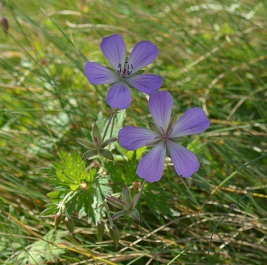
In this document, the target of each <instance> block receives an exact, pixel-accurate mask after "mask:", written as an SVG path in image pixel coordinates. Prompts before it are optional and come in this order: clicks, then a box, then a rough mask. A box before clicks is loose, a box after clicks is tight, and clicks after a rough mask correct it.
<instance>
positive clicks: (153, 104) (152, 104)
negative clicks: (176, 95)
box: [148, 90, 173, 133]
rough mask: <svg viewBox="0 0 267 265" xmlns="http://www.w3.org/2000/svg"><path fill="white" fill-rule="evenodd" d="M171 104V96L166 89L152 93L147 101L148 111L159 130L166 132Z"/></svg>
mask: <svg viewBox="0 0 267 265" xmlns="http://www.w3.org/2000/svg"><path fill="white" fill-rule="evenodd" d="M172 105H173V100H172V96H171V94H170V93H169V92H168V91H166V90H164V91H161V92H157V93H155V94H152V95H151V97H150V99H149V101H148V107H149V109H150V113H151V115H152V117H153V119H154V121H155V124H156V126H157V127H158V129H159V131H161V132H162V130H164V132H165V133H166V131H167V129H168V126H169V122H170V118H171V111H172Z"/></svg>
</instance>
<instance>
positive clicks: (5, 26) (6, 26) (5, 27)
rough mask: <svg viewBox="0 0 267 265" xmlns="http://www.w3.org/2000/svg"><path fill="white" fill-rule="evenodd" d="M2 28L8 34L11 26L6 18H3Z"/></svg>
mask: <svg viewBox="0 0 267 265" xmlns="http://www.w3.org/2000/svg"><path fill="white" fill-rule="evenodd" d="M1 26H2V29H3V31H4V33H5V34H7V32H8V28H9V25H8V20H7V19H6V18H5V17H3V18H1Z"/></svg>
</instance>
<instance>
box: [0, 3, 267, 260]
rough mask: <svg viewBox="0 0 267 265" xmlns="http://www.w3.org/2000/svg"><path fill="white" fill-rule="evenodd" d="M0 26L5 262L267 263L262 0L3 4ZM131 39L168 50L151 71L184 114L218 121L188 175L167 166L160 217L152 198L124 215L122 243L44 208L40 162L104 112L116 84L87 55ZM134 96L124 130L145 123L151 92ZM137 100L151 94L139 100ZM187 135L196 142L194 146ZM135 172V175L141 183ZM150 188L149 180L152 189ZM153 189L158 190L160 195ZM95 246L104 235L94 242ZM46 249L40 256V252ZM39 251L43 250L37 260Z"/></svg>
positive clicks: (266, 8)
mask: <svg viewBox="0 0 267 265" xmlns="http://www.w3.org/2000/svg"><path fill="white" fill-rule="evenodd" d="M5 2H6V5H5V6H4V7H3V10H2V13H3V16H5V17H6V18H7V19H8V22H9V31H8V34H7V35H6V34H4V32H2V33H1V34H0V41H1V44H0V45H1V46H0V60H1V76H0V109H1V110H0V170H1V173H0V174H1V181H0V205H1V210H0V224H1V226H0V238H1V240H0V262H2V263H3V264H26V262H25V261H27V258H29V256H30V257H32V260H33V261H35V262H33V261H32V262H33V263H29V264H45V262H47V263H46V264H141V265H142V264H259V265H260V264H265V261H266V255H267V243H266V237H267V229H266V227H267V218H266V214H267V207H266V202H267V189H266V188H267V182H266V181H267V166H266V165H267V157H266V156H267V155H266V150H267V143H266V136H267V129H266V126H267V123H266V121H267V112H266V103H267V70H266V69H267V68H266V65H267V55H266V54H267V48H266V47H267V31H266V28H267V16H266V14H267V2H266V1H265V0H256V1H251V0H243V1H240V0H236V1H228V0H225V1H216V0H210V1H207V0H205V1H204V0H203V1H201V0H200V1H194V0H187V1H185V0H180V1H175V0H163V1H158V0H142V1H141V0H130V1H122V0H119V1H107V0H101V1H95V0H92V1H89V0H80V1H73V0H64V1H55V0H50V1H40V0H35V1H32V0H31V1H29V0H24V1H5ZM114 33H120V34H122V35H123V37H124V39H125V41H126V43H127V48H128V51H130V50H131V48H132V47H133V46H134V45H135V44H136V43H137V42H139V41H142V40H150V41H151V42H153V43H154V44H156V45H157V46H158V47H159V50H160V54H159V57H158V59H157V60H156V61H155V62H154V63H153V64H152V65H150V66H149V71H150V72H153V73H157V74H159V75H161V76H163V77H164V85H163V87H162V89H168V90H169V91H170V92H171V93H172V95H173V97H174V99H175V112H176V113H182V112H184V111H185V110H186V109H188V108H190V107H194V106H199V107H201V108H203V109H204V110H205V111H206V113H207V114H208V116H209V118H210V119H211V122H212V126H211V127H210V129H209V130H208V131H207V132H206V133H204V134H202V135H201V136H199V137H192V138H190V139H188V140H190V141H191V140H193V142H192V143H191V144H190V148H192V149H193V150H194V151H195V152H196V153H197V155H198V157H199V159H200V161H201V169H200V171H199V172H198V173H197V174H195V175H194V176H193V178H192V179H190V180H189V181H187V180H184V179H182V178H179V177H177V176H176V175H175V173H174V170H173V168H171V167H170V168H168V170H167V172H165V175H164V176H163V178H162V180H161V181H160V182H158V183H154V184H153V187H154V188H153V187H152V188H151V189H157V191H159V190H160V191H161V192H162V193H164V194H168V195H170V196H171V198H172V199H171V200H169V201H168V202H166V206H165V205H164V204H163V203H165V201H163V202H161V204H162V205H161V207H165V208H171V209H172V210H171V211H166V214H162V213H161V212H160V211H158V212H156V211H155V210H154V211H153V207H157V206H156V205H153V202H151V205H149V204H148V203H149V199H150V198H156V197H157V194H152V195H153V196H152V195H151V194H149V192H147V193H145V194H144V200H145V203H144V201H143V204H142V207H141V208H142V210H141V213H142V220H143V223H140V224H138V223H134V224H133V225H132V226H131V227H129V226H127V225H125V224H124V223H125V220H123V218H122V219H121V220H120V222H119V223H120V229H121V231H122V232H121V241H120V245H119V247H118V249H116V248H115V247H114V245H113V244H112V243H111V241H110V239H109V237H108V236H106V238H104V239H105V241H103V242H97V238H96V236H95V227H93V226H91V225H88V224H86V222H83V221H82V220H81V221H77V226H76V229H75V234H74V236H73V237H71V236H70V235H68V234H67V232H66V231H65V229H64V227H62V230H58V231H57V232H55V231H54V229H53V217H52V216H51V217H50V218H44V217H41V216H40V213H41V212H42V211H43V210H44V209H45V204H47V203H48V202H49V199H48V197H47V196H46V194H47V193H48V192H50V191H51V190H52V188H51V186H50V185H48V184H47V180H46V179H47V178H49V177H51V176H49V174H47V173H46V171H44V170H43V168H46V167H49V166H51V163H52V162H53V161H58V160H59V157H58V152H59V150H64V151H67V152H75V151H78V152H79V153H81V152H82V148H80V147H79V146H78V145H77V144H76V143H75V138H76V137H83V136H84V135H86V132H88V131H90V129H91V126H92V123H94V122H95V120H96V119H97V115H98V113H99V111H102V112H103V113H104V115H108V113H107V109H108V106H107V104H106V102H105V96H106V93H107V89H108V87H107V86H98V87H96V86H93V85H91V84H90V83H89V82H88V80H87V79H86V77H85V75H84V71H83V67H84V64H85V63H86V62H87V61H88V60H92V61H97V62H100V63H102V64H105V65H107V61H106V60H105V58H104V56H103V55H102V53H101V50H100V47H99V44H100V42H101V40H102V38H103V37H104V36H107V35H111V34H114ZM132 93H133V103H132V105H131V106H130V108H129V109H128V110H127V119H126V121H125V125H126V124H127V125H129V124H131V125H138V126H145V125H146V124H147V120H148V118H149V117H148V109H147V104H146V100H145V97H144V96H143V95H141V94H140V93H139V92H135V91H134V90H132ZM140 97H142V98H141V99H140ZM190 141H188V142H187V143H189V142H190ZM136 181H138V179H136ZM151 186H152V185H151ZM151 196H152V197H151ZM96 242H97V243H96ZM37 257H39V259H38V258H37ZM40 257H42V258H40Z"/></svg>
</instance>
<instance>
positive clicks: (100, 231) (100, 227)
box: [96, 221, 105, 241]
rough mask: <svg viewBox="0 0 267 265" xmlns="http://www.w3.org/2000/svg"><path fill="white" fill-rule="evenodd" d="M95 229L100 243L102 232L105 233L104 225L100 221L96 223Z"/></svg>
mask: <svg viewBox="0 0 267 265" xmlns="http://www.w3.org/2000/svg"><path fill="white" fill-rule="evenodd" d="M96 229H97V238H98V241H102V238H103V235H104V232H105V224H104V222H103V221H100V222H98V223H97V225H96Z"/></svg>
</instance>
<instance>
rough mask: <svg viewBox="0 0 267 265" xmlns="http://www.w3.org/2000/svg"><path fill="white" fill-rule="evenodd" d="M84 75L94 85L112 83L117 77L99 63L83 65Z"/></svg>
mask: <svg viewBox="0 0 267 265" xmlns="http://www.w3.org/2000/svg"><path fill="white" fill-rule="evenodd" d="M85 74H86V76H87V78H88V80H89V81H90V82H91V83H92V84H94V85H100V84H107V83H114V82H116V81H117V80H118V79H119V76H118V75H117V74H116V73H114V72H113V71H111V70H109V69H108V68H106V67H104V66H102V65H101V64H99V63H93V62H89V63H87V64H86V65H85Z"/></svg>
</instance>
